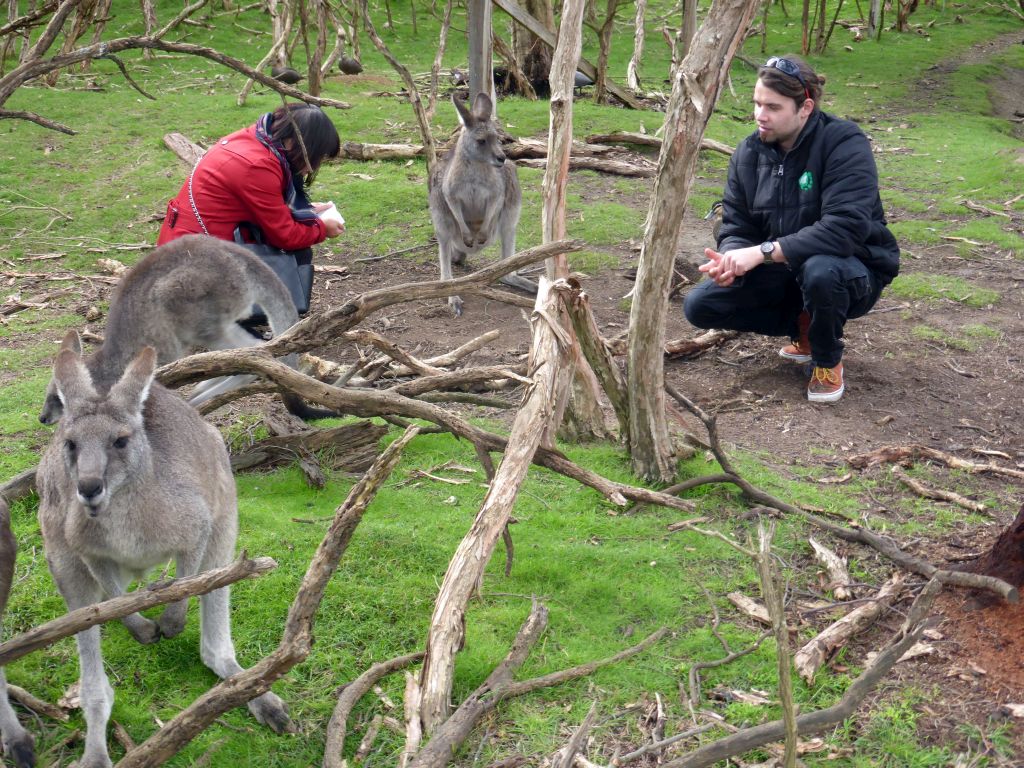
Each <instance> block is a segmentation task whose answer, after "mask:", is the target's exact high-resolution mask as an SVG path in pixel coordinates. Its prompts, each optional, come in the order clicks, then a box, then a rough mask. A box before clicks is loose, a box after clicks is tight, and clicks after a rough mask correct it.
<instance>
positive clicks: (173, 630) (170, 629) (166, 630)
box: [157, 607, 185, 637]
mask: <svg viewBox="0 0 1024 768" xmlns="http://www.w3.org/2000/svg"><path fill="white" fill-rule="evenodd" d="M157 627H158V628H159V631H160V635H161V636H162V637H176V636H177V635H180V634H181V632H182V630H183V629H185V611H178V610H172V609H171V608H170V607H167V608H165V609H164V612H163V613H162V614H160V618H159V619H158V620H157Z"/></svg>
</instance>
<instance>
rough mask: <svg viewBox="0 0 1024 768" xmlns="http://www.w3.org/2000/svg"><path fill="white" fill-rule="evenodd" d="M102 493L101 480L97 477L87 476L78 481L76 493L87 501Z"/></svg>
mask: <svg viewBox="0 0 1024 768" xmlns="http://www.w3.org/2000/svg"><path fill="white" fill-rule="evenodd" d="M101 493H103V481H102V480H100V479H99V478H87V479H82V480H79V481H78V495H79V496H81V497H82V499H83V500H84V501H85V502H86V503H88V502H91V501H92V500H93V499H95V498H96V497H97V496H99V495H100V494H101Z"/></svg>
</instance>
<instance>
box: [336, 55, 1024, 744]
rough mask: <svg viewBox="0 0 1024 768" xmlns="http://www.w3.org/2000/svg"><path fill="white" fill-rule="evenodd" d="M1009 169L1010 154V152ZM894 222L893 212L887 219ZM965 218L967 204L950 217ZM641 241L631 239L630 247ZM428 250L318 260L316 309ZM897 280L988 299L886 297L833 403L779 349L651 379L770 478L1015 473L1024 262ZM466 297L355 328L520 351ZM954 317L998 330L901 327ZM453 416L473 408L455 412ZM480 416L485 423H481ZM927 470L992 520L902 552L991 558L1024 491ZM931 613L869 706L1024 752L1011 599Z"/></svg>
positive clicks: (953, 266)
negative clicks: (946, 461)
mask: <svg viewBox="0 0 1024 768" xmlns="http://www.w3.org/2000/svg"><path fill="white" fill-rule="evenodd" d="M1018 38H1019V35H1016V36H1012V37H1008V38H1007V39H1006V40H1002V41H997V42H995V43H993V44H989V45H986V46H984V47H981V48H979V49H976V50H975V51H972V52H971V53H970V54H969V55H968V56H967V57H965V58H964V59H961V60H960V61H961V62H962V61H976V60H978V59H982V58H987V57H988V56H990V55H991V54H992V53H993V52H995V51H997V50H999V49H1000V47H1001V46H1004V45H1009V44H1014V43H1016V42H1019V39H1018ZM959 63H960V62H957V61H951V62H947V63H944V64H942V65H940V66H938V67H936V68H934V70H933V71H932V72H931V73H930V75H931V76H930V77H929V78H927V79H926V80H925V81H923V82H922V84H921V88H920V90H919V92H918V94H917V95H916V96H917V98H919V99H921V100H922V101H927V100H928V99H929V97H930V96H932V95H933V94H934V93H937V92H938V91H940V90H941V89H942V87H943V78H944V76H945V75H947V74H948V73H949V72H951V71H953V70H954V69H955V68H956V66H958V65H959ZM996 85H997V87H996V88H994V92H995V93H996V94H1000V95H999V96H998V97H997V98H996V105H995V107H996V109H997V110H998V113H999V114H1000V115H1001V116H1003V117H1006V118H1007V119H1010V118H1012V117H1013V116H1014V112H1015V111H1017V110H1020V109H1021V107H1022V105H1021V103H1020V101H1019V94H1020V93H1024V72H1021V71H1016V70H1014V71H1007V72H1004V73H1003V74H1002V76H1001V81H1000V82H997V83H996ZM1013 94H1017V96H1016V97H1014V96H1013ZM867 127H868V129H869V132H870V126H867ZM1018 162H1024V154H1022V156H1021V157H1020V158H1019V159H1018ZM570 183H571V182H570ZM705 183H711V182H705ZM716 183H720V182H716ZM583 194H585V195H586V196H587V197H588V198H589V197H592V196H597V197H602V196H606V197H607V198H609V199H616V200H618V201H619V202H622V203H624V204H635V205H638V206H644V205H645V204H646V200H635V201H630V200H628V199H623V196H622V195H621V194H620V193H618V192H617V191H615V190H614V188H613V185H612V180H607V181H605V180H602V179H598V180H596V181H595V180H593V178H592V177H588V180H587V188H586V191H585V192H583ZM899 215H901V214H899V213H898V212H892V215H891V216H890V218H895V217H897V216H899ZM971 215H972V214H970V212H968V211H966V209H965V216H964V218H965V219H967V218H970V216H971ZM1015 215H1016V216H1017V218H1016V219H1015V221H1014V226H1015V227H1016V228H1017V229H1018V230H1020V229H1021V228H1022V226H1024V223H1022V221H1021V218H1020V216H1019V214H1015ZM641 235H642V233H639V232H638V233H637V238H639V237H641ZM711 239H712V236H711V225H710V223H708V222H705V221H703V220H702V219H700V218H698V217H696V216H694V215H692V214H688V215H687V217H686V219H685V221H684V223H683V234H682V237H681V240H680V247H679V255H678V258H677V271H678V272H679V273H680V274H681V275H684V276H686V277H688V278H689V279H691V280H693V279H697V277H698V273H697V272H696V270H695V265H696V264H698V263H700V261H701V258H700V254H702V252H703V248H704V247H705V246H706V245H708V244H710V243H711ZM432 253H433V252H432V251H424V252H423V259H422V260H421V261H420V262H418V263H411V262H410V261H409V260H408V257H407V256H404V255H394V256H390V257H385V258H383V259H374V260H363V261H360V258H367V257H368V256H369V254H360V253H347V254H345V255H344V256H341V255H338V256H336V257H334V258H333V259H329V261H333V262H334V263H336V264H338V265H345V266H347V267H348V268H349V274H348V275H347V276H345V277H342V278H337V277H333V276H328V277H329V278H330V279H328V280H327V281H326V282H322V283H319V284H318V293H317V297H316V307H318V308H321V309H325V308H328V307H331V306H337V305H338V304H341V303H344V302H345V301H346V300H347V299H349V298H351V297H352V296H354V295H356V294H357V293H360V292H363V291H366V290H371V289H374V288H378V287H381V286H385V285H393V284H395V283H398V282H407V281H417V280H431V279H435V278H436V275H437V266H436V263H435V262H434V261H433V260H432V257H431V254H432ZM615 255H616V256H617V257H618V259H619V266H618V267H617V268H614V269H609V270H606V271H603V272H601V273H600V274H597V275H590V276H587V277H585V278H583V281H582V282H583V285H584V288H585V290H586V291H587V293H588V294H589V295H590V297H591V302H592V306H593V309H594V312H595V315H596V317H597V319H598V323H599V326H600V328H601V331H602V333H603V334H604V335H605V336H607V337H613V336H616V335H617V334H619V333H621V332H622V331H624V330H625V328H626V327H627V324H628V313H627V310H625V309H624V307H625V302H623V300H622V299H623V297H624V296H625V295H626V294H627V293H628V292H629V290H630V289H631V287H632V282H631V280H630V278H629V274H630V269H631V268H634V267H635V266H636V260H637V256H638V250H637V243H636V242H634V243H626V244H623V246H622V247H621V248H619V249H617V251H616V252H615ZM471 267H472V265H470V266H469V267H468V268H471ZM468 268H464V272H463V273H465V270H466V269H468ZM902 270H903V273H904V274H912V273H917V272H919V273H927V274H942V275H949V276H951V277H958V278H963V279H964V280H967V281H969V282H970V283H971V284H973V285H977V286H979V287H982V288H988V289H992V290H995V291H997V292H998V294H999V297H1000V298H999V299H998V301H997V302H995V303H994V304H993V305H991V306H986V307H983V308H979V309H974V308H969V307H967V306H965V305H964V304H962V303H960V302H957V301H954V300H953V299H952V298H950V299H944V300H940V301H906V300H903V299H900V298H897V297H895V296H893V295H892V294H891V293H888V292H887V293H883V295H882V298H881V300H880V301H879V303H878V304H877V306H876V307H875V309H874V310H873V311H872V312H871V313H870V314H869V315H867V316H866V317H864V318H861V319H859V320H855V321H852V322H850V323H849V325H848V326H847V337H846V344H847V346H846V352H845V356H844V365H845V369H846V376H847V382H846V386H847V393H846V395H845V396H844V397H843V399H842V400H841V401H839V402H838V403H835V404H831V405H812V404H810V403H809V402H808V401H807V399H806V396H805V391H804V390H805V386H806V382H807V378H808V372H807V371H806V370H805V369H804V367H802V366H799V365H793V364H792V363H789V362H787V361H785V360H783V359H782V358H780V357H779V356H778V354H777V350H778V348H779V346H780V345H781V344H782V343H784V340H783V339H772V338H763V337H757V336H752V335H741V336H740V337H738V338H736V339H735V340H733V341H731V342H729V343H727V344H725V345H724V346H722V347H721V348H717V349H713V350H711V351H709V352H707V353H705V354H703V355H702V356H700V357H698V358H696V359H690V360H671V361H668V362H667V364H666V376H667V378H668V380H669V381H670V382H671V383H672V384H674V385H675V386H676V387H677V388H679V389H680V390H681V391H683V392H685V393H687V394H689V395H690V396H691V397H693V398H695V399H696V400H697V401H699V402H700V403H701V405H703V406H704V407H705V408H707V409H710V410H712V411H715V412H717V413H718V414H719V428H720V431H721V434H722V437H723V439H724V440H725V441H727V442H728V443H729V444H731V445H734V446H736V447H737V448H740V449H743V450H746V451H752V452H754V453H755V454H757V455H760V456H762V457H767V458H766V460H767V461H768V462H769V463H770V464H771V465H772V466H773V468H775V469H776V470H777V471H780V472H782V473H783V474H788V475H792V474H795V473H796V472H798V471H800V470H802V469H803V468H806V467H812V468H814V467H817V468H823V467H835V468H839V471H840V473H841V472H843V471H846V470H845V469H844V468H846V467H847V463H846V460H847V458H848V457H849V456H851V455H854V454H857V453H862V452H867V451H870V450H873V449H876V448H879V447H881V446H894V445H908V444H914V443H920V444H923V445H925V446H929V447H932V448H936V449H939V450H942V451H946V452H949V453H952V454H955V455H957V456H959V457H962V458H965V459H968V460H971V461H980V462H986V461H994V462H996V463H999V464H1002V465H1003V466H1007V467H1016V468H1024V418H1022V417H1024V404H1022V399H1021V394H1020V392H1021V390H1020V380H1021V378H1022V374H1024V357H1022V353H1021V349H1020V347H1019V346H1018V345H1019V340H1020V339H1021V338H1024V319H1022V312H1024V292H1022V291H1021V287H1022V281H1024V270H1022V269H1021V261H1020V257H1019V254H1017V255H1015V254H1012V253H1008V252H1005V251H1002V252H1000V251H995V250H992V249H987V248H986V249H975V250H974V251H973V252H972V253H971V254H969V257H965V256H964V255H960V254H958V252H957V248H956V246H955V244H953V243H950V244H948V245H940V246H935V247H920V246H916V245H915V246H914V247H913V248H912V249H910V250H905V251H904V255H903V265H902ZM456 274H457V275H458V272H457V273H456ZM687 289H688V287H687V286H686V285H684V287H683V289H682V291H681V292H680V294H679V295H677V296H676V297H674V298H673V299H672V301H671V305H670V309H669V317H668V328H667V336H668V338H669V339H678V338H685V337H692V336H694V335H696V333H697V332H696V331H695V330H694V329H693V328H691V327H690V326H689V325H688V323H687V322H686V321H685V319H684V318H683V314H682V296H683V295H685V292H686V290H687ZM464 299H465V312H464V314H463V315H462V317H460V318H457V319H456V318H453V317H452V316H451V314H450V312H449V311H448V309H447V307H446V305H445V304H444V303H443V302H442V301H428V302H416V303H411V304H404V305H400V306H398V307H396V308H393V309H391V310H386V311H384V312H382V313H381V314H379V315H377V316H375V317H374V318H373V319H372V321H371V322H370V326H371V327H372V328H373V329H374V330H378V331H381V332H384V333H386V334H387V336H388V337H389V338H392V339H395V340H397V341H398V342H399V343H400V344H401V345H402V346H403V347H404V348H406V349H407V350H409V351H411V352H413V353H414V354H416V355H417V356H419V357H429V356H430V355H432V354H440V353H442V352H445V351H447V350H450V349H452V348H454V347H456V346H457V345H459V344H462V343H464V342H465V341H468V340H469V339H472V338H474V337H476V336H478V335H480V334H482V333H485V332H487V331H490V330H492V329H498V330H500V331H501V333H502V335H501V337H500V338H499V339H498V341H497V342H495V343H494V344H492V345H491V346H489V347H487V348H485V349H484V350H482V351H481V352H479V353H477V354H476V355H475V356H474V357H473V358H471V359H470V361H469V362H470V363H472V364H486V363H494V362H512V361H516V360H519V359H521V356H522V355H523V354H525V353H526V351H527V350H528V348H529V325H528V320H527V313H526V312H525V311H524V310H522V309H519V308H516V307H512V306H509V305H506V304H502V303H498V302H493V301H488V300H486V299H481V298H477V297H473V296H466V297H464ZM967 325H984V326H986V327H987V328H989V329H993V330H995V331H997V332H998V337H994V338H980V339H977V340H976V341H975V343H974V344H973V345H971V346H972V348H970V349H961V348H958V347H956V346H952V345H950V344H948V343H944V342H943V341H941V340H940V341H931V340H926V339H924V340H923V339H921V338H918V337H916V336H915V335H914V333H913V330H914V328H915V327H919V326H929V327H930V328H933V329H938V330H939V331H941V332H942V333H943V334H946V335H947V336H948V337H951V338H957V337H959V338H963V329H964V327H965V326H967ZM324 354H325V355H326V356H327V357H330V358H331V359H344V358H345V356H346V355H351V351H347V352H346V351H345V350H342V349H341V348H339V349H337V350H324ZM466 413H467V415H471V414H473V413H474V411H472V409H471V408H469V407H467V409H466ZM475 413H477V414H478V413H479V412H475ZM488 415H489V416H492V417H493V415H494V413H493V412H490V413H489V414H488ZM865 471H866V472H868V473H869V474H870V475H871V476H872V477H874V478H875V479H876V480H877V488H878V490H877V491H876V492H873V493H872V494H871V495H870V497H866V498H863V499H861V501H862V505H863V510H864V516H865V519H867V520H868V521H869V522H870V524H872V525H874V526H880V525H882V524H884V523H886V522H891V521H897V520H902V519H904V515H903V513H902V512H901V511H900V510H901V509H905V508H907V506H906V505H907V504H909V503H910V502H909V500H910V499H911V498H912V496H911V494H910V492H909V491H908V490H907V489H906V488H905V487H903V486H902V485H901V484H900V483H899V482H897V481H895V480H894V479H892V478H891V477H890V475H889V473H888V469H887V468H886V467H875V468H873V469H869V470H865ZM928 478H929V480H928V482H929V483H930V484H931V485H933V486H936V487H939V488H945V489H948V490H955V491H957V492H959V493H961V494H964V495H966V496H969V497H970V498H973V499H979V500H984V501H986V502H987V503H988V505H989V508H990V510H991V521H990V522H988V523H984V524H981V525H973V524H966V523H965V524H963V525H962V527H961V526H958V527H956V528H955V529H954V532H953V533H949V530H950V529H949V528H948V527H947V528H946V529H945V531H946V532H944V533H942V534H940V535H939V536H938V537H937V538H930V537H928V536H927V535H926V534H925V535H922V536H921V537H920V538H919V539H917V540H916V541H914V542H903V544H904V545H905V546H906V547H907V548H908V549H910V550H911V551H912V552H913V553H914V554H916V555H919V556H921V557H924V558H926V559H928V560H930V561H931V562H934V563H936V564H944V563H945V564H949V565H950V567H962V566H964V565H965V564H967V565H969V563H970V562H971V561H972V560H974V559H976V558H977V557H978V556H979V555H980V554H981V553H982V552H984V551H985V550H987V549H988V547H989V546H990V545H991V543H992V541H993V540H994V539H995V537H996V535H997V534H998V533H999V531H1000V530H1002V528H1003V527H1005V526H1006V525H1007V524H1008V523H1009V522H1010V521H1011V520H1012V519H1013V517H1014V515H1015V514H1016V513H1017V510H1018V508H1019V507H1020V505H1021V502H1022V500H1024V487H1022V484H1021V483H1020V482H1019V481H1017V482H1014V481H1012V480H1008V479H1006V478H999V477H993V476H989V475H967V474H965V473H963V472H954V471H952V470H949V469H947V468H944V467H940V466H931V467H929V474H928ZM954 514H955V513H954ZM838 548H839V550H840V552H841V553H842V554H845V555H848V556H849V557H850V558H851V559H852V560H855V561H859V562H861V563H871V562H875V563H876V565H875V566H873V570H874V571H875V572H876V573H877V575H878V581H879V583H880V582H881V581H882V580H884V575H885V574H886V572H887V571H888V570H889V568H890V566H889V565H888V564H887V563H885V562H882V561H879V560H878V559H877V558H876V556H875V555H874V553H872V552H867V551H859V550H856V549H854V548H852V547H849V546H844V545H842V544H840V545H839V546H838ZM1022 554H1024V553H1022ZM937 615H938V619H937V626H936V631H937V632H938V635H937V637H939V638H940V639H937V640H935V641H934V642H932V646H933V648H934V652H933V653H932V654H931V655H928V656H924V657H921V658H919V659H917V660H913V661H908V662H904V663H901V664H900V665H898V667H897V668H896V670H894V672H893V674H892V675H891V678H890V681H889V683H888V684H887V685H886V686H883V688H882V689H880V691H879V692H877V693H876V694H875V698H880V697H884V696H886V692H885V691H886V690H887V689H888V688H889V687H890V686H891V685H909V686H913V687H915V688H917V689H919V690H921V691H923V692H924V693H925V694H926V695H927V696H928V697H929V698H928V703H927V704H925V705H921V707H920V712H921V720H920V723H921V727H922V731H923V735H924V737H925V738H926V739H927V740H931V741H933V742H935V743H941V744H947V745H949V746H951V747H954V748H958V749H965V748H966V747H967V742H968V736H967V735H966V733H965V732H964V730H963V729H962V728H960V725H961V724H963V723H970V724H973V725H975V726H977V727H978V728H979V730H980V732H981V733H988V732H990V731H991V730H992V729H993V728H995V727H997V726H999V725H1000V724H1002V723H1004V722H1005V723H1007V724H1008V725H1007V730H1008V731H1009V733H1010V736H1011V737H1012V739H1013V740H1014V742H1015V745H1016V746H1017V747H1018V749H1017V753H1018V754H1019V755H1022V756H1024V727H1022V725H1021V723H1024V720H1022V719H1019V718H1015V717H1013V716H1011V714H1010V710H1009V709H1007V708H1006V705H1010V704H1024V639H1022V638H1024V607H1021V606H1007V605H1003V604H999V603H992V604H990V605H988V606H987V607H979V606H978V604H977V601H974V600H971V596H969V595H967V594H965V593H963V592H954V591H950V592H948V593H946V594H945V595H944V596H943V597H942V598H940V602H939V604H938V607H937ZM899 622H900V617H899V616H898V615H896V614H893V615H891V616H890V617H889V620H887V621H885V622H883V623H882V626H881V627H880V628H879V629H877V630H876V631H875V632H874V633H872V634H871V635H869V636H868V637H866V638H863V639H862V640H861V641H859V643H858V645H857V647H856V649H855V651H854V654H853V656H852V657H851V658H852V659H853V661H854V663H862V662H863V654H864V653H866V652H867V651H869V650H871V649H872V648H875V647H877V646H878V644H880V643H881V642H883V641H884V638H885V637H887V636H888V634H889V633H890V632H892V631H894V630H895V629H896V628H897V627H898V626H899ZM934 694H937V695H934ZM971 746H972V747H973V750H974V751H977V750H979V749H980V750H985V749H986V748H987V745H986V744H984V743H979V742H978V741H977V740H975V741H974V742H972V744H971Z"/></svg>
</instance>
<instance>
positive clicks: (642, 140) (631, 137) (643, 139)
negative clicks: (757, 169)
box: [587, 131, 736, 156]
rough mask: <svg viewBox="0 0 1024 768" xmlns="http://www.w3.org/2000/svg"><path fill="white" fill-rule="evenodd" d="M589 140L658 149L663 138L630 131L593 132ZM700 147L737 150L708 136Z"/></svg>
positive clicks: (598, 142) (724, 153)
mask: <svg viewBox="0 0 1024 768" xmlns="http://www.w3.org/2000/svg"><path fill="white" fill-rule="evenodd" d="M587 142H588V143H590V144H636V145H638V146H641V147H654V148H656V149H661V139H660V138H658V137H657V136H652V135H651V134H649V133H632V132H630V131H616V132H614V133H597V134H593V135H591V136H587ZM700 148H701V149H707V150H711V151H713V152H721V153H722V154H723V155H730V156H731V155H732V154H733V153H734V152H735V151H736V150H735V149H734V148H733V147H730V146H729V145H728V144H723V143H722V142H720V141H715V140H714V139H709V138H708V137H707V136H702V137H701V139H700Z"/></svg>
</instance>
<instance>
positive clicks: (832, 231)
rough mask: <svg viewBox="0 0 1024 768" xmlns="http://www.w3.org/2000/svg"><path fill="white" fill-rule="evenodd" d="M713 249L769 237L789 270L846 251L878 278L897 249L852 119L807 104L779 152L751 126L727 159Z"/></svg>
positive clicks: (888, 275)
mask: <svg viewBox="0 0 1024 768" xmlns="http://www.w3.org/2000/svg"><path fill="white" fill-rule="evenodd" d="M723 202H724V208H723V211H722V228H721V230H720V232H719V235H718V250H719V251H727V250H730V249H732V248H742V247H746V246H750V245H758V244H760V243H763V242H764V241H766V240H777V241H779V243H780V244H781V246H782V252H783V253H784V254H785V255H786V262H787V263H788V264H789V266H790V268H791V269H793V270H797V269H799V267H800V265H801V264H803V262H804V261H805V260H806V259H808V258H809V257H811V256H814V255H817V254H830V255H833V256H842V257H850V256H854V257H856V258H858V259H860V260H861V261H863V262H864V264H865V265H866V266H867V267H868V269H870V270H871V271H872V272H874V273H875V274H876V275H877V276H878V277H879V279H880V280H881V282H882V283H883V284H888V283H890V282H891V281H892V279H893V278H894V277H896V275H897V273H898V272H899V268H900V249H899V246H898V245H897V244H896V238H895V237H893V235H892V233H891V232H890V231H889V230H888V228H887V227H886V226H885V223H886V222H885V214H884V213H883V212H882V200H881V198H880V197H879V194H878V171H877V170H876V168H875V159H874V157H873V156H872V154H871V146H870V145H869V143H868V139H867V137H866V136H865V135H864V133H863V132H862V131H861V130H860V128H858V127H857V125H856V124H854V123H851V122H850V121H848V120H841V119H839V118H838V117H834V116H832V115H829V114H826V113H824V112H820V111H818V110H815V111H814V112H813V113H812V114H811V116H810V118H809V119H808V120H807V123H806V125H804V128H803V130H802V131H801V132H800V135H799V136H798V137H797V140H796V143H795V144H794V145H793V148H792V149H791V150H790V151H789V152H787V153H785V155H783V153H781V152H780V151H779V149H778V147H777V146H775V145H773V144H765V143H763V142H762V141H761V140H760V139H759V138H758V136H757V132H756V131H755V132H754V133H753V134H752V135H750V136H748V137H747V138H746V139H744V140H743V141H742V142H741V143H740V145H739V147H737V148H736V152H735V154H733V156H732V160H731V162H730V163H729V177H728V180H727V181H726V186H725V196H724V199H723Z"/></svg>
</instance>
